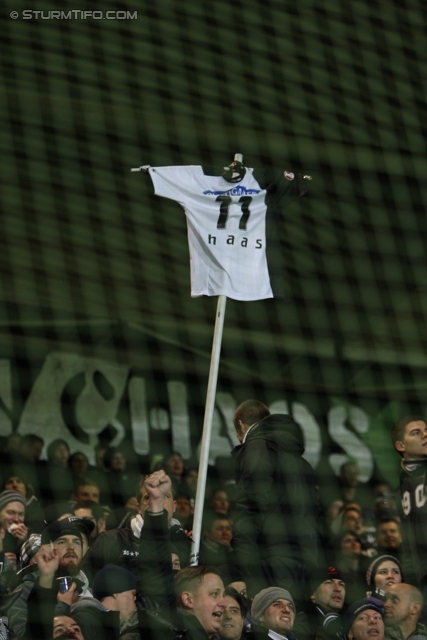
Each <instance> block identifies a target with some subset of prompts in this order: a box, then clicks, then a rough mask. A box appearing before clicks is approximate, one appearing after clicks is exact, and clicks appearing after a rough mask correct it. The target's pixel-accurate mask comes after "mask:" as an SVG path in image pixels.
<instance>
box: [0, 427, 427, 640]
mask: <svg viewBox="0 0 427 640" xmlns="http://www.w3.org/2000/svg"><path fill="white" fill-rule="evenodd" d="M43 447H44V442H43V440H42V439H41V438H40V437H39V436H37V435H26V436H24V437H19V436H17V434H13V435H11V436H10V437H9V438H8V440H7V442H6V443H5V446H4V448H3V451H1V452H0V461H1V467H0V468H1V482H2V486H1V487H0V563H1V576H0V590H1V611H0V614H1V615H2V618H1V622H0V640H3V639H4V640H7V639H8V638H10V639H11V640H13V639H15V638H18V639H26V638H28V639H29V640H30V639H33V638H34V639H35V638H43V639H46V640H47V639H49V638H64V637H72V638H77V639H78V640H93V638H95V637H96V638H108V639H111V640H113V639H119V638H120V639H121V640H137V639H139V638H153V640H154V639H156V640H157V638H159V640H160V638H161V639H162V640H164V639H165V638H168V637H170V638H172V639H174V640H175V639H176V638H178V637H180V638H185V637H188V638H191V639H192V640H202V639H203V638H207V637H208V638H212V637H218V638H222V639H223V640H245V639H247V640H250V639H252V638H254V639H256V640H264V639H266V638H267V637H269V638H272V639H273V640H282V639H283V638H287V639H288V640H292V639H293V638H296V640H315V639H316V638H319V639H320V638H324V640H344V639H345V638H348V639H349V640H383V638H386V640H387V639H388V640H408V638H411V640H427V630H426V628H425V627H424V625H423V620H424V619H425V618H426V616H425V613H424V609H423V596H422V593H421V591H420V590H419V589H418V588H417V587H416V586H414V585H411V584H407V583H406V582H405V576H404V574H403V569H402V557H401V544H402V536H401V531H400V520H399V516H398V510H397V506H396V501H395V498H394V496H393V495H392V492H391V490H390V487H389V486H388V485H387V484H385V483H382V484H380V483H377V485H376V486H375V487H372V488H369V489H368V488H367V487H365V486H364V485H361V484H360V483H359V479H358V469H357V465H356V464H355V463H354V462H351V461H348V462H347V463H346V464H344V465H343V466H342V468H341V472H340V476H339V479H338V480H339V482H338V485H337V490H336V491H335V492H331V491H328V488H325V487H322V486H320V487H319V512H320V524H321V527H320V531H319V538H320V549H321V553H320V560H319V563H318V566H316V567H314V568H311V570H310V573H309V574H308V575H307V576H306V579H305V580H304V584H303V589H302V593H303V594H304V597H302V598H301V597H300V596H299V597H298V598H297V597H296V595H295V594H293V593H290V591H289V590H287V589H284V588H282V587H278V586H276V585H271V586H270V587H268V588H266V589H263V590H262V591H260V592H259V593H249V592H248V587H247V584H246V582H245V572H244V568H242V567H241V566H238V563H237V561H236V558H235V555H234V551H233V544H232V540H233V506H234V488H233V478H232V476H230V478H229V479H228V482H224V481H223V482H222V483H221V484H218V483H216V482H213V481H212V482H211V483H208V491H207V495H206V502H205V505H204V519H203V527H202V539H201V548H200V558H199V566H198V567H189V563H190V550H191V530H192V518H193V512H194V505H195V498H196V485H197V468H186V467H185V464H184V460H183V458H182V456H181V455H180V454H179V453H178V452H172V453H171V454H170V455H169V456H167V457H160V456H157V457H155V458H153V460H152V461H151V465H150V466H149V468H148V469H140V468H138V467H137V466H136V465H135V464H131V463H130V461H129V459H128V458H129V456H128V455H127V452H126V450H125V449H120V448H119V449H117V448H115V449H113V448H110V447H108V446H103V445H99V446H98V447H97V448H96V451H95V452H94V460H95V465H94V466H92V465H91V464H90V462H89V460H88V458H87V457H86V455H85V454H84V453H82V452H79V451H77V452H74V453H73V454H70V450H69V447H68V444H67V443H66V442H65V441H64V440H55V441H54V442H51V443H50V444H49V446H48V448H47V460H41V459H40V458H41V454H42V450H43ZM165 541H167V545H166V543H165ZM174 574H175V579H174V586H173V584H172V583H171V580H173V577H174ZM171 584H172V586H171ZM224 587H225V590H224ZM171 590H172V591H173V598H176V599H177V600H176V602H177V604H178V609H177V611H178V614H177V615H178V618H175V617H174V616H175V613H176V610H175V611H174V612H173V615H171V608H175V605H174V604H173V603H172V604H171V602H172V601H171ZM184 614H187V615H184ZM180 616H181V617H180ZM193 619H195V620H196V622H194V620H193ZM192 620H193V621H192ZM182 629H184V630H185V631H184V632H183V631H182ZM94 634H96V635H94ZM180 634H181V635H180Z"/></svg>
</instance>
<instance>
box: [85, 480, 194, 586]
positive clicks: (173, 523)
mask: <svg viewBox="0 0 427 640" xmlns="http://www.w3.org/2000/svg"><path fill="white" fill-rule="evenodd" d="M136 498H137V500H138V514H137V515H136V516H135V517H134V518H132V519H131V521H130V526H126V527H122V528H119V529H110V530H109V531H104V532H102V533H100V534H99V536H98V537H97V538H96V540H95V541H94V542H93V544H92V546H91V547H90V549H89V551H88V552H87V553H86V555H85V557H84V561H83V571H84V572H85V573H86V575H87V576H88V578H89V581H90V583H91V584H92V582H93V579H94V577H95V576H96V574H97V573H98V571H100V570H101V569H102V568H103V567H104V566H105V565H106V564H116V565H118V566H120V567H123V568H124V569H127V570H128V571H131V572H132V573H134V574H135V575H137V574H138V556H139V546H140V537H141V531H142V529H143V527H144V513H145V510H146V508H147V500H148V496H147V492H146V490H145V489H144V478H142V479H141V480H140V482H139V484H138V487H137V492H136ZM164 500H165V509H166V511H167V513H168V522H169V535H170V540H171V542H172V544H173V545H174V546H175V547H176V548H177V549H178V553H179V557H180V560H181V562H182V564H183V565H184V566H185V565H186V564H188V562H189V557H190V546H191V541H190V539H189V538H188V536H187V535H186V533H185V531H184V530H183V529H182V527H181V525H180V523H179V522H178V520H175V519H174V518H173V514H174V511H175V506H176V503H175V500H174V496H173V493H172V488H171V489H170V491H169V492H168V494H167V496H166V497H165V499H164Z"/></svg>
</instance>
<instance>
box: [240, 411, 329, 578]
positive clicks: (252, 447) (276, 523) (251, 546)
mask: <svg viewBox="0 0 427 640" xmlns="http://www.w3.org/2000/svg"><path fill="white" fill-rule="evenodd" d="M303 453H304V442H303V436H302V432H301V429H300V427H299V426H298V425H297V424H296V422H295V421H294V420H293V419H292V417H291V416H289V415H284V414H277V415H269V416H267V417H266V418H264V420H261V422H259V423H258V424H256V425H255V426H253V427H252V428H251V429H250V430H249V432H248V434H247V438H246V441H245V442H244V443H243V444H241V445H240V446H238V447H236V448H235V449H234V451H233V456H234V459H235V468H236V485H237V500H236V509H235V514H234V531H235V536H234V539H233V547H234V549H235V551H236V554H237V557H238V563H239V565H240V566H241V567H246V572H247V574H252V576H253V577H254V578H256V577H257V576H259V575H260V569H261V566H262V569H263V573H264V575H265V574H266V566H268V567H269V568H268V569H267V580H269V579H273V580H276V578H277V579H278V578H279V576H276V575H272V576H271V575H268V574H269V571H270V569H271V567H272V566H273V567H274V566H277V567H280V564H281V563H282V564H283V563H284V564H285V565H287V566H292V565H298V564H299V565H302V566H305V567H312V566H314V565H315V564H316V563H317V547H318V533H319V525H318V508H317V492H316V479H315V474H314V471H313V469H312V467H311V465H310V464H309V463H308V462H307V461H306V460H305V459H304V458H303V457H302V455H303ZM273 584H275V585H278V584H280V582H279V583H277V582H273Z"/></svg>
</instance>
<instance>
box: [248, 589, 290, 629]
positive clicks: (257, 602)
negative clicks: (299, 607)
mask: <svg viewBox="0 0 427 640" xmlns="http://www.w3.org/2000/svg"><path fill="white" fill-rule="evenodd" d="M279 599H282V600H289V602H292V605H293V607H294V609H295V604H294V599H293V598H292V596H291V594H290V593H289V591H287V590H286V589H281V588H280V587H268V588H267V589H263V590H262V591H260V592H259V593H257V594H256V596H255V598H254V601H253V602H252V609H251V615H252V618H253V619H254V620H256V621H257V622H259V619H260V618H261V616H262V615H263V613H264V611H265V610H266V609H268V607H269V606H270V605H271V604H273V602H276V600H279Z"/></svg>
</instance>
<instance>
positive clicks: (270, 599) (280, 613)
mask: <svg viewBox="0 0 427 640" xmlns="http://www.w3.org/2000/svg"><path fill="white" fill-rule="evenodd" d="M251 615H252V618H253V619H254V620H255V622H256V623H257V624H255V625H253V627H252V630H253V631H254V634H255V638H257V640H258V639H259V640H266V639H267V638H272V640H282V639H283V638H288V634H289V633H290V632H291V631H292V628H293V626H294V620H295V604H294V600H293V598H292V596H291V594H290V593H289V591H288V590H287V589H281V588H279V587H268V588H267V589H262V591H260V592H259V593H257V594H256V596H255V598H254V599H253V602H252V609H251Z"/></svg>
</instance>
